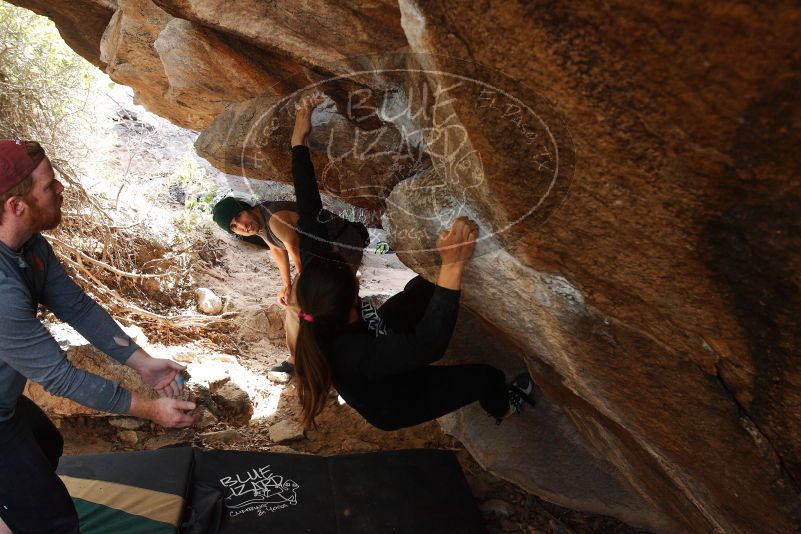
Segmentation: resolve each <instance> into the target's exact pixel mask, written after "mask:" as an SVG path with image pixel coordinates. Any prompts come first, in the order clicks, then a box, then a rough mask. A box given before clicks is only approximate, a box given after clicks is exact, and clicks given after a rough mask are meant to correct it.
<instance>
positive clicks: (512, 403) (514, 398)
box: [509, 373, 536, 414]
mask: <svg viewBox="0 0 801 534" xmlns="http://www.w3.org/2000/svg"><path fill="white" fill-rule="evenodd" d="M533 392H534V382H533V381H532V380H531V377H530V376H528V373H523V374H521V375H519V376H518V377H517V378H515V379H514V380H512V383H511V384H509V409H510V410H509V413H510V414H511V413H520V412H521V411H522V410H523V406H524V405H526V404H528V405H530V406H534V405H535V404H536V401H535V400H534V396H533V395H532V393H533Z"/></svg>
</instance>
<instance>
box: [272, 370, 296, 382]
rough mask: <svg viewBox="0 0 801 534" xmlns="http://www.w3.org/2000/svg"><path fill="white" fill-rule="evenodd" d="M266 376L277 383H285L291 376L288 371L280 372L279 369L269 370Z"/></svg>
mask: <svg viewBox="0 0 801 534" xmlns="http://www.w3.org/2000/svg"><path fill="white" fill-rule="evenodd" d="M267 378H269V379H270V381H272V382H275V383H277V384H286V383H287V382H289V379H290V378H292V376H291V375H290V374H289V373H281V372H279V371H270V372H269V373H267Z"/></svg>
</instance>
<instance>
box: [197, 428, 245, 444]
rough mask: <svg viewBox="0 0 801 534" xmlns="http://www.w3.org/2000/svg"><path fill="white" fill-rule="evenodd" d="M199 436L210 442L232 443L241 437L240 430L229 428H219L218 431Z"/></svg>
mask: <svg viewBox="0 0 801 534" xmlns="http://www.w3.org/2000/svg"><path fill="white" fill-rule="evenodd" d="M198 437H200V438H202V439H204V440H205V441H208V442H209V443H231V442H233V441H236V439H237V438H238V437H239V431H237V430H234V429H233V428H229V429H227V430H218V431H217V432H205V433H203V434H198Z"/></svg>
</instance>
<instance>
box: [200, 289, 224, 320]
mask: <svg viewBox="0 0 801 534" xmlns="http://www.w3.org/2000/svg"><path fill="white" fill-rule="evenodd" d="M195 298H196V299H197V309H198V311H199V312H200V313H205V314H206V315H217V314H218V313H220V312H221V311H222V309H223V301H222V299H221V298H220V297H218V296H217V295H215V294H214V291H212V290H211V289H209V288H207V287H199V288H197V290H196V291H195Z"/></svg>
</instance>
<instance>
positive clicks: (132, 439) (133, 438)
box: [117, 430, 139, 445]
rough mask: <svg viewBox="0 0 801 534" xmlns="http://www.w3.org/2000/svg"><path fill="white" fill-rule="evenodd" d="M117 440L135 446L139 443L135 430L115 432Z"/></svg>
mask: <svg viewBox="0 0 801 534" xmlns="http://www.w3.org/2000/svg"><path fill="white" fill-rule="evenodd" d="M117 439H119V440H120V441H122V442H123V443H127V444H129V445H136V444H137V443H138V442H139V435H138V434H137V433H136V431H135V430H120V431H119V432H117Z"/></svg>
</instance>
